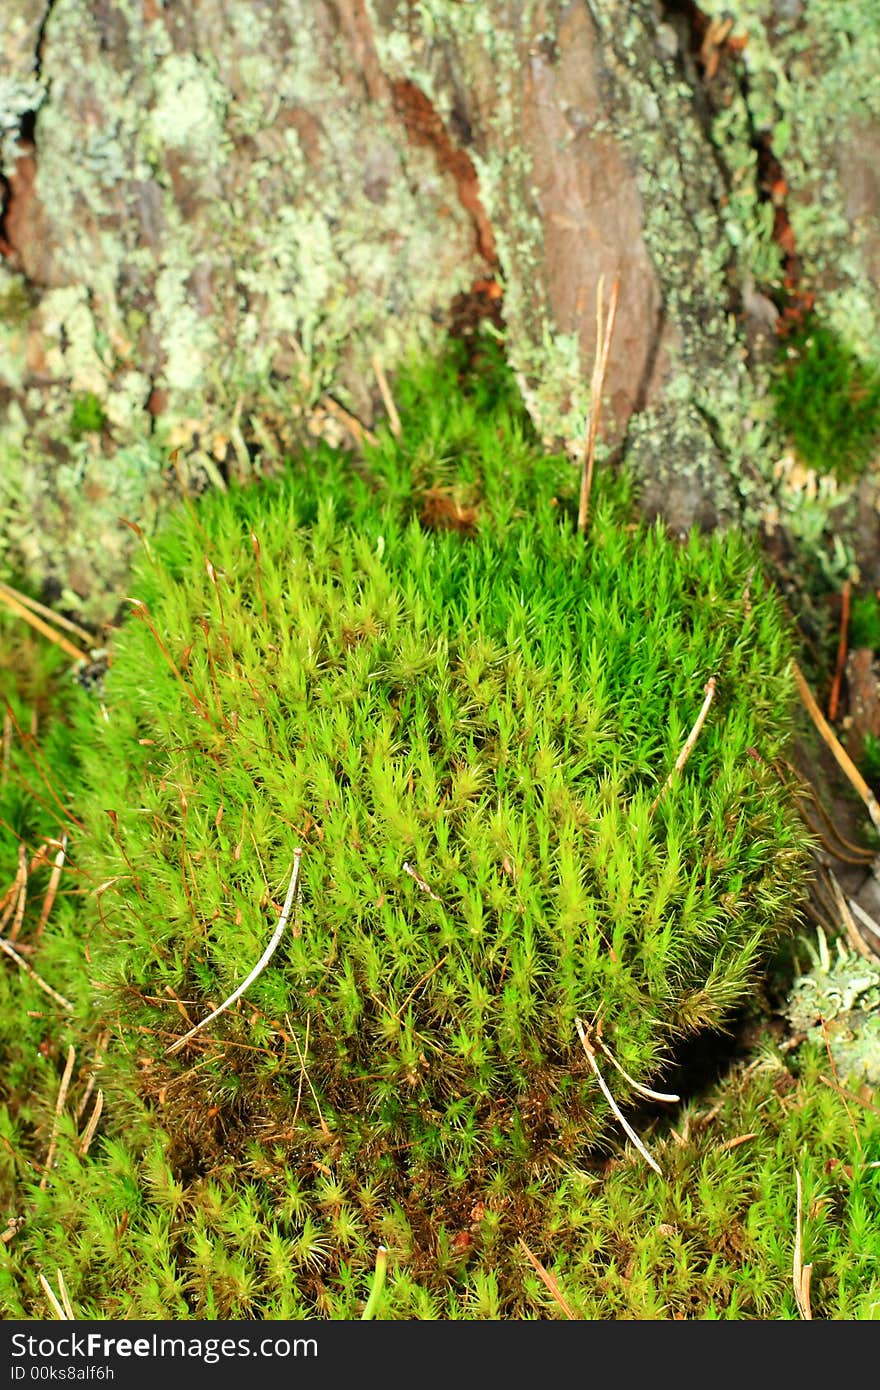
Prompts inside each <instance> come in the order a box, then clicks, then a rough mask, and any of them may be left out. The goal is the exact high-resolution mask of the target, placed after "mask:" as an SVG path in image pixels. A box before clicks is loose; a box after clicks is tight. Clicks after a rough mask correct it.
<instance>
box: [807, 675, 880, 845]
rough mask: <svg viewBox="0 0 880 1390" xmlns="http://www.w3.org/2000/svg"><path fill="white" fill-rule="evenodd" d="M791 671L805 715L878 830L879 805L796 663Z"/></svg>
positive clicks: (879, 822)
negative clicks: (806, 714)
mask: <svg viewBox="0 0 880 1390" xmlns="http://www.w3.org/2000/svg"><path fill="white" fill-rule="evenodd" d="M792 669H793V670H794V678H795V681H796V682H797V688H798V694H799V695H800V697H801V700H802V701H803V704H804V707H805V708H806V710H807V713H808V714H809V716H810V718H811V719H812V721H813V723H814V724H815V726H816V728H817V729H818V731H819V733H820V735H821V737H822V739H823V741H824V742H825V743H826V744H827V746H828V747H829V748H830V749H831V752H832V753H833V754H834V757H835V758H836V760H837V764H838V766H839V767H840V769H841V771H842V772H843V773H844V775H845V777H846V778H847V779H848V781H849V782H850V784H851V786H853V787H854V788H855V790H856V791H857V792H858V794H859V796H860V797H861V798H862V801H863V802H864V803H865V806H866V808H867V811H868V815H869V816H870V817H871V821H872V823H873V825H874V828H875V829H876V830H880V804H878V802H877V798H876V797H875V795H874V793H873V792H872V791H871V788H870V787H869V786H868V784H867V782H866V781H865V779H864V777H863V776H862V774H861V773H860V772H859V770H858V768H857V767H856V765H855V763H854V762H853V760H852V758H851V757H850V756H849V754H848V753H847V751H846V749H845V748H844V747H843V746H842V744H841V743H840V740H839V739H838V738H837V736H836V734H835V733H834V730H833V729H832V728H831V725H830V724H829V723H828V720H827V719H826V718H825V716H824V714H823V713H822V711H821V710H820V708H819V706H818V704H817V703H816V698H815V696H814V695H813V692H812V690H811V689H810V687H809V686H808V685H807V682H806V681H805V680H804V676H803V672H802V671H801V668H800V667H799V666H798V664H797V662H796V661H793V662H792Z"/></svg>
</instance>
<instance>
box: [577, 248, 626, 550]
mask: <svg viewBox="0 0 880 1390" xmlns="http://www.w3.org/2000/svg"><path fill="white" fill-rule="evenodd" d="M604 289H605V276H604V275H600V276H599V285H598V288H597V290H596V355H595V358H594V359H593V375H592V377H591V379H590V417H589V424H588V427H587V450H586V455H585V457H584V468H583V473H582V474H581V494H580V501H579V504H578V519H577V529H578V530H579V531H585V530H586V529H587V516H588V514H589V509H590V491H591V489H592V486H593V461H594V458H595V454H596V432H597V430H598V427H599V412H600V410H601V409H602V388H603V386H604V385H605V373H606V372H607V370H608V356H609V353H610V352H611V338H612V336H613V333H614V320H615V318H616V317H617V299H618V296H619V294H620V276H619V275H616V276H615V277H614V283H613V285H612V286H611V294H610V296H609V300H608V322H607V324H605V326H604V328H603V324H602V319H603V315H604V306H603V303H602V296H603V293H604Z"/></svg>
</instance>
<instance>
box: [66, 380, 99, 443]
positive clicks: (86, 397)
mask: <svg viewBox="0 0 880 1390" xmlns="http://www.w3.org/2000/svg"><path fill="white" fill-rule="evenodd" d="M106 423H107V416H106V415H105V413H104V408H103V406H102V405H101V402H100V401H99V400H98V397H97V396H96V395H95V394H94V392H93V391H84V392H83V394H82V395H79V396H76V397H74V401H73V409H72V411H71V413H70V435H71V438H72V439H82V437H83V435H84V434H100V432H101V430H102V429H103V428H104V426H105V425H106Z"/></svg>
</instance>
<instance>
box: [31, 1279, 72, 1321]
mask: <svg viewBox="0 0 880 1390" xmlns="http://www.w3.org/2000/svg"><path fill="white" fill-rule="evenodd" d="M56 1273H57V1275H58V1296H56V1294H55V1290H54V1289H53V1288H52V1285H51V1284H50V1283H49V1280H48V1279H47V1278H46V1276H45V1274H43V1273H42V1272H41V1273H40V1283H41V1284H42V1286H43V1291H44V1292H45V1295H46V1297H47V1298H48V1300H49V1302H50V1304H51V1305H52V1311H53V1313H54V1314H55V1316H56V1318H57V1319H58V1320H59V1322H76V1314H75V1313H74V1311H73V1307H72V1305H71V1302H70V1296H69V1294H68V1292H67V1285H66V1284H65V1282H64V1275H63V1274H62V1273H61V1270H60V1269H59V1270H57V1271H56Z"/></svg>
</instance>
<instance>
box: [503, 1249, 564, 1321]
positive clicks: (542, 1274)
mask: <svg viewBox="0 0 880 1390" xmlns="http://www.w3.org/2000/svg"><path fill="white" fill-rule="evenodd" d="M517 1240H518V1242H519V1244H520V1245H521V1246H522V1248H523V1250H524V1251H525V1255H526V1258H527V1259H528V1261H529V1264H530V1265H531V1266H532V1269H533V1270H534V1271H535V1273H536V1274H537V1276H538V1278H539V1279H540V1280H541V1283H542V1284H543V1285H544V1287H545V1288H546V1289H548V1290H549V1292H550V1295H551V1297H552V1298H553V1300H554V1301H555V1302H556V1303H558V1304H559V1306H560V1308H561V1309H562V1311H563V1313H564V1314H565V1316H566V1317H567V1318H568V1319H569V1320H570V1321H571V1322H577V1320H578V1318H577V1314H576V1313H574V1312H572V1309H571V1305H570V1304H569V1303H567V1302H566V1300H565V1299H564V1298H563V1296H562V1292H561V1290H560V1288H559V1285H558V1284H557V1282H556V1280H555V1279H554V1278H553V1275H552V1274H551V1273H550V1271H549V1269H545V1268H544V1266H543V1265H542V1264H541V1261H540V1260H539V1259H538V1257H537V1256H536V1255H533V1254H532V1252H531V1250H530V1249H529V1247H528V1246H527V1245H526V1243H525V1241H524V1240H523V1238H522V1236H518V1237H517Z"/></svg>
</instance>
